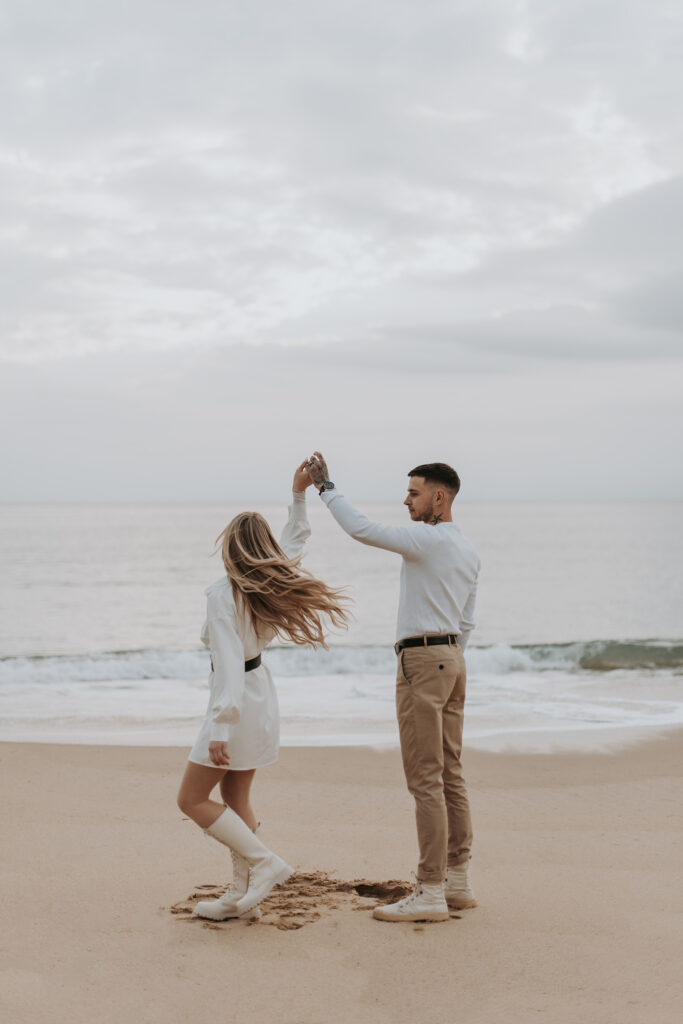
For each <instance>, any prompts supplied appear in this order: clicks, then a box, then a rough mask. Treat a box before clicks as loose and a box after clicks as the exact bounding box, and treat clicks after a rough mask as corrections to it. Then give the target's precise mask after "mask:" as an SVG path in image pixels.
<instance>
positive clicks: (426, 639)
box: [394, 633, 460, 654]
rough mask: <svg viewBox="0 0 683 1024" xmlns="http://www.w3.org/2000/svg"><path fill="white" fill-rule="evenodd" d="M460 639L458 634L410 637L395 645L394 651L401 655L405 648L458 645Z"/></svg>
mask: <svg viewBox="0 0 683 1024" xmlns="http://www.w3.org/2000/svg"><path fill="white" fill-rule="evenodd" d="M459 639H460V637H459V636H458V634H457V633H444V635H443V636H409V637H406V639H405V640H399V641H398V643H396V644H394V650H395V651H396V653H397V654H400V653H401V651H402V650H403V648H404V647H434V646H436V644H456V643H457V642H458V640H459Z"/></svg>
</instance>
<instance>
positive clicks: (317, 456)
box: [308, 452, 330, 487]
mask: <svg viewBox="0 0 683 1024" xmlns="http://www.w3.org/2000/svg"><path fill="white" fill-rule="evenodd" d="M308 471H309V473H310V474H311V479H312V480H313V483H314V484H315V486H316V487H322V485H323V484H324V483H325V481H326V480H329V479H330V474H329V472H328V469H327V463H326V462H325V459H324V458H323V456H322V453H321V452H313V454H312V455H311V457H310V459H309V460H308Z"/></svg>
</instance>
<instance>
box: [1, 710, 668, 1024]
mask: <svg viewBox="0 0 683 1024" xmlns="http://www.w3.org/2000/svg"><path fill="white" fill-rule="evenodd" d="M682 738H683V731H682V730H677V731H676V732H675V733H672V734H670V735H666V736H661V737H658V738H651V739H650V740H648V741H646V742H643V743H640V744H639V745H637V746H635V747H633V748H631V749H629V750H627V751H623V750H622V751H616V752H603V753H596V752H585V753H581V754H574V753H572V754H568V753H561V752H555V753H552V754H529V753H500V752H499V753H492V752H486V751H479V750H474V749H471V748H470V749H467V750H466V751H465V754H464V762H465V773H466V777H467V781H468V787H469V791H470V798H471V802H472V809H473V818H474V828H475V846H474V849H473V862H472V877H473V884H474V887H475V890H476V893H477V897H478V900H479V906H478V907H477V908H476V909H475V910H471V911H463V912H459V913H458V914H457V915H455V916H454V917H453V918H452V919H451V920H449V921H448V922H444V923H442V924H436V925H430V926H420V925H416V926H413V925H411V924H407V923H402V924H384V923H382V922H378V921H374V920H373V919H372V918H371V916H370V914H369V913H368V912H367V909H366V908H367V906H368V905H371V903H368V901H362V900H361V904H360V905H357V904H354V902H353V900H352V899H351V897H349V896H345V895H342V896H339V897H335V899H334V900H333V899H331V898H330V897H329V895H328V896H324V895H322V896H321V895H320V892H319V891H318V890H316V891H317V892H318V895H315V893H314V895H313V896H310V894H309V895H306V893H304V892H303V890H302V891H301V892H297V891H295V892H294V895H293V897H292V891H291V890H290V897H291V898H290V902H289V905H288V907H287V908H285V909H283V907H282V905H281V906H280V909H278V908H277V907H276V908H275V910H274V911H273V912H272V913H271V914H269V915H267V917H266V919H265V923H264V922H259V923H257V924H254V925H249V924H246V923H245V922H242V921H228V922H224V923H222V924H214V923H213V922H204V923H202V922H200V921H198V920H196V919H192V918H190V917H189V916H188V914H187V913H177V912H176V913H173V908H174V907H176V908H177V907H178V906H179V905H186V906H187V905H188V901H189V905H191V904H192V900H193V898H194V897H193V893H198V892H201V891H202V890H201V887H202V886H204V887H208V888H211V887H216V886H219V885H221V884H225V883H227V882H228V881H229V878H230V866H229V865H230V858H229V855H228V853H227V851H226V850H225V849H224V848H223V847H221V846H220V844H218V843H214V842H211V841H207V840H206V839H205V837H204V836H203V835H202V834H201V831H200V830H199V829H197V828H196V826H194V825H193V824H192V823H191V822H189V821H187V820H184V819H183V818H182V815H181V814H180V812H179V811H178V810H177V808H176V807H175V794H176V791H177V787H178V784H179V781H180V776H181V773H182V770H183V767H184V757H183V752H182V750H181V749H180V748H178V747H148V748H144V747H133V746H123V747H116V746H99V747H98V746H89V745H84V744H79V745H67V744H52V745H50V744H42V743H35V744H30V743H21V742H16V743H0V762H1V763H2V769H3V770H2V781H1V783H0V785H1V786H2V794H3V797H4V803H5V827H4V828H3V835H2V840H1V842H2V844H3V864H4V876H5V883H6V884H5V892H6V896H5V899H4V901H3V904H2V908H1V910H0V920H1V921H2V925H3V927H2V936H3V938H2V944H3V953H4V956H3V962H4V966H3V970H2V973H3V985H2V995H1V996H0V1006H1V1007H2V1008H3V1009H4V1010H5V1015H6V1017H7V1019H13V1020H18V1021H23V1020H29V1019H30V1020H31V1021H32V1022H33V1024H43V1022H45V1024H47V1022H48V1021H50V1022H52V1021H53V1020H54V1019H55V1018H56V1017H57V1018H59V1019H65V1020H68V1021H69V1022H70V1024H80V1022H85V1021H88V1022H89V1021H91V1020H92V1019H93V1018H95V1017H96V1018H97V1019H98V1020H99V1021H101V1022H103V1024H120V1021H121V1020H122V1019H124V1018H127V1017H128V1018H130V1019H132V1020H144V1021H145V1024H157V1022H158V1024H161V1022H162V1021H164V1022H166V1024H168V1022H171V1024H184V1022H186V1021H189V1020H192V1021H193V1022H194V1024H204V1022H207V1024H208V1022H209V1021H212V1022H213V1021H214V1020H215V1019H216V1017H217V1016H218V1017H219V1018H220V1019H222V1020H224V1019H229V1020H230V1021H231V1024H232V1022H234V1024H243V1022H244V1024H246V1022H250V1024H253V1022H255V1021H256V1022H258V1024H260V1022H263V1024H266V1022H267V1024H348V1021H349V1020H359V1021H362V1022H363V1024H409V1022H410V1024H424V1022H427V1021H431V1020H436V1019H442V1018H443V1019H450V1018H452V1016H453V1014H454V1013H456V1012H457V1015H458V1018H459V1019H462V1020H464V1021H466V1022H467V1024H500V1021H501V1020H505V1021H508V1022H511V1024H528V1022H529V1021H530V1020H532V1019H542V1020H544V1022H549V1024H575V1022H576V1020H577V1019H582V1018H583V1017H585V1018H586V1019H588V1020H590V1021H591V1024H616V1022H617V1021H618V1022H619V1024H642V1022H643V1021H645V1020H650V1019H651V1020H656V1021H657V1024H674V1021H676V1022H677V1021H678V1019H679V1017H680V1004H681V999H682V998H683V987H682V983H681V979H680V971H679V970H678V952H679V950H680V943H681V939H682V938H683V928H682V926H681V920H682V918H683V914H682V913H681V912H682V911H683V907H681V906H680V901H681V894H680V885H679V872H680V852H679V851H680V842H681V837H682V836H681V833H682V830H683V829H682V825H681V817H680V807H681V789H682V787H681V781H682V777H683V765H682V764H681V757H680V749H681V740H682ZM254 803H255V807H256V810H257V814H258V816H259V818H260V819H261V820H262V822H263V832H262V837H263V840H264V842H266V843H267V844H268V845H270V846H272V847H273V849H275V850H277V852H279V853H280V854H281V855H282V856H284V857H285V858H286V859H287V860H289V862H290V863H291V864H292V865H293V866H295V867H296V869H297V871H298V872H299V873H300V877H304V876H305V877H306V878H308V879H309V881H310V879H311V878H312V875H313V874H315V873H316V872H318V873H324V874H325V875H326V876H327V877H329V878H332V879H337V880H341V882H343V883H345V884H346V883H349V882H351V881H353V880H358V879H365V880H367V881H369V882H370V883H371V884H375V885H377V884H387V882H388V881H389V880H401V881H404V882H409V881H410V879H411V873H412V872H413V871H414V870H415V862H416V840H415V834H414V815H413V805H412V800H411V798H410V797H409V795H408V793H407V792H406V790H405V785H404V781H403V774H402V769H401V763H400V755H399V753H398V751H397V750H389V751H382V752H377V751H372V750H370V749H368V748H365V747H360V748H358V747H357V748H353V747H342V748H332V747H302V748H294V747H284V748H282V750H281V756H280V760H279V762H278V763H277V764H276V765H274V766H272V767H270V768H267V769H264V770H263V771H262V772H259V773H257V779H256V783H255V786H254ZM314 881H315V879H314ZM311 885H312V883H311ZM313 889H315V886H313ZM203 891H204V894H206V892H207V891H208V889H207V888H205V889H204V890H203ZM282 892H283V893H286V887H285V888H283V890H282ZM304 904H305V906H304ZM311 907H313V910H314V913H309V911H310V910H311ZM307 915H308V916H307ZM316 915H317V917H316ZM278 922H279V923H278ZM273 924H275V925H276V926H275V927H272V926H271V925H273Z"/></svg>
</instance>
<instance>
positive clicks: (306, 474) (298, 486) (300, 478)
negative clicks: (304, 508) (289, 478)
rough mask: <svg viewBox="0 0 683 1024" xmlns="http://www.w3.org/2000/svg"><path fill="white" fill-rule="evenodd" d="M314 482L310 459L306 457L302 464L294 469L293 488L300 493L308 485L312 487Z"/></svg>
mask: <svg viewBox="0 0 683 1024" xmlns="http://www.w3.org/2000/svg"><path fill="white" fill-rule="evenodd" d="M312 483H313V480H312V478H311V474H310V471H309V466H308V459H304V461H303V462H302V463H301V465H300V466H297V468H296V469H295V471H294V481H293V483H292V490H293V491H296V492H297V493H298V494H302V493H303V492H304V491H305V490H306V488H307V487H310V486H311V484H312Z"/></svg>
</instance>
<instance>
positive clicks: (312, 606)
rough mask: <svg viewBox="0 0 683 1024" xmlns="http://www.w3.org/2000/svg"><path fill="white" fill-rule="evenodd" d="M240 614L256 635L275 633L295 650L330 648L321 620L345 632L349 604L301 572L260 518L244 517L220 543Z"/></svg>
mask: <svg viewBox="0 0 683 1024" xmlns="http://www.w3.org/2000/svg"><path fill="white" fill-rule="evenodd" d="M219 544H220V545H221V554H222V556H223V565H224V566H225V571H226V572H227V574H228V579H229V580H230V584H231V586H232V593H233V596H234V598H235V603H236V604H237V606H238V608H240V607H241V608H244V609H245V610H246V611H247V612H248V614H249V617H250V619H251V623H252V625H253V627H254V630H255V631H256V632H257V633H262V632H264V631H267V630H274V631H275V632H276V634H278V636H280V637H283V638H287V639H289V640H291V641H292V642H293V643H295V644H310V645H311V646H315V645H316V644H320V645H321V646H322V647H325V648H326V647H327V643H326V638H325V633H324V630H323V624H322V621H321V616H323V615H325V616H327V618H328V619H329V620H330V621H331V622H332V624H333V625H334V626H336V627H344V628H346V627H347V619H348V611H347V609H346V608H345V607H344V604H345V602H346V601H348V598H346V597H345V596H344V595H343V593H342V591H341V590H335V589H333V588H332V587H328V586H327V584H325V583H323V582H322V580H319V579H317V578H316V577H315V576H312V575H311V573H309V572H307V571H306V570H305V569H302V568H300V565H299V563H300V559H298V558H288V557H287V555H286V554H285V553H284V551H283V550H282V548H281V547H280V545H279V544H278V542H277V541H276V540H275V538H274V537H273V534H272V533H271V531H270V527H269V526H268V523H267V522H266V520H265V519H264V518H263V516H262V515H259V513H258V512H240V514H239V515H237V516H235V518H234V519H232V520H231V521H230V522H229V523H228V525H227V526H226V528H225V529H224V530H223V532H222V533H221V534H220V535H219V536H218V537H217V538H216V545H217V546H218V545H219Z"/></svg>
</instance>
